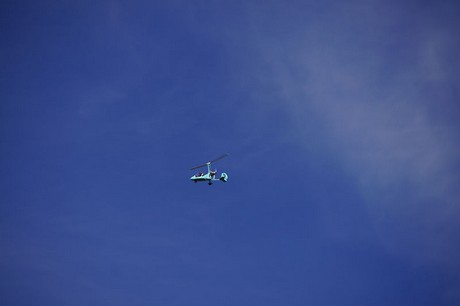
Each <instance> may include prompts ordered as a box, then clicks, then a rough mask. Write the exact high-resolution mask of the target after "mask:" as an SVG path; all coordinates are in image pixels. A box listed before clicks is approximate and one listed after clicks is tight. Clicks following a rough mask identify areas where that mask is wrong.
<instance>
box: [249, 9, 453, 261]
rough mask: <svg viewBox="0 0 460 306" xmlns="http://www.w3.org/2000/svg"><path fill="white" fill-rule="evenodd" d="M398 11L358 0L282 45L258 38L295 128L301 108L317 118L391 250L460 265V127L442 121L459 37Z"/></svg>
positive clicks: (304, 125) (303, 125)
mask: <svg viewBox="0 0 460 306" xmlns="http://www.w3.org/2000/svg"><path fill="white" fill-rule="evenodd" d="M375 3H379V2H378V1H377V2H375ZM401 9H404V8H403V7H399V8H396V7H394V8H392V7H387V8H385V10H376V9H375V8H374V7H368V10H367V11H366V12H362V6H361V5H359V4H357V5H356V4H355V5H354V6H353V5H350V6H348V8H347V11H346V12H345V13H338V12H335V13H333V12H332V13H331V14H330V15H326V17H325V20H324V21H323V23H319V25H318V24H317V25H316V26H315V28H310V29H308V28H306V29H305V30H304V31H299V33H298V34H296V35H295V36H294V37H291V38H282V39H281V41H282V43H280V42H279V41H275V40H273V39H271V38H265V39H264V38H263V37H261V36H260V35H258V36H257V37H258V39H260V40H261V42H262V45H263V46H264V47H263V48H262V49H261V53H262V54H263V55H264V56H265V58H266V62H267V63H269V64H270V66H271V68H272V71H273V78H272V79H271V80H270V81H271V82H273V83H274V84H275V85H276V86H277V88H278V89H279V90H278V92H279V95H280V99H282V100H283V103H285V105H286V109H287V112H289V113H290V115H291V118H292V119H293V120H294V122H295V125H296V126H297V127H298V128H299V130H304V131H307V130H311V125H310V124H309V123H308V122H305V121H306V120H305V114H306V113H310V114H311V113H313V114H314V116H315V117H316V118H317V119H318V120H319V122H321V124H322V127H323V128H324V129H320V130H318V131H317V133H318V134H319V135H321V137H325V138H327V139H328V140H329V142H330V143H331V147H332V148H333V150H334V151H335V154H336V156H337V158H338V159H339V160H340V161H341V162H342V165H343V167H344V168H345V169H347V171H348V172H349V173H350V174H351V175H352V176H353V177H355V178H356V186H357V188H359V190H360V191H361V193H362V195H363V197H365V198H366V199H367V202H368V211H369V217H370V218H371V219H372V222H373V223H374V225H375V228H376V231H377V233H379V235H380V237H381V242H382V243H383V244H384V245H386V247H387V248H388V250H389V251H390V252H393V253H394V254H395V255H397V256H402V257H409V258H412V259H420V260H421V261H427V260H428V261H431V260H433V261H434V262H438V263H440V262H444V263H448V265H455V266H458V264H459V262H458V257H459V256H460V249H459V248H458V247H456V246H453V245H456V242H458V239H457V238H456V237H457V235H456V234H455V233H456V232H458V230H460V228H459V226H458V222H457V220H458V218H459V217H460V207H459V205H458V203H459V199H460V193H459V191H458V182H459V181H460V175H459V174H458V165H459V162H460V160H459V158H458V156H460V155H459V153H460V152H459V151H460V148H459V146H458V141H457V140H458V138H459V137H458V136H459V133H458V128H459V127H458V124H456V123H454V122H452V121H447V120H443V118H444V117H448V116H449V115H450V113H449V112H452V111H457V112H458V109H452V105H453V103H454V101H452V99H453V96H454V94H453V92H454V91H455V90H458V87H459V86H458V81H457V80H456V76H455V74H454V73H453V71H454V69H452V65H457V64H455V63H456V62H457V61H456V59H455V58H456V56H455V55H454V54H455V52H452V50H457V51H458V50H459V49H460V42H459V40H458V38H457V36H456V35H455V29H453V28H451V27H450V25H449V24H447V23H446V24H443V22H442V20H439V19H438V18H437V17H436V16H434V17H433V16H428V19H426V18H427V16H426V14H425V13H426V12H425V11H424V10H423V9H422V10H420V12H419V14H418V15H417V14H416V15H415V16H411V14H412V13H411V14H409V12H407V14H404V13H400V12H399V13H397V14H396V12H398V11H399V10H401ZM331 10H334V9H331ZM382 12H383V14H385V15H384V16H380V14H382ZM364 13H365V14H364ZM393 13H395V14H393ZM334 14H337V15H334ZM434 15H436V13H434ZM323 17H324V16H323ZM344 18H345V19H347V20H348V22H347V23H344V25H342V24H341V22H342V21H343V19H344ZM395 18H396V19H395ZM422 19H424V20H423V21H424V22H421V21H422ZM403 26H406V28H402V27H403ZM407 26H408V27H407ZM400 27H401V30H400V31H401V32H399V33H398V32H396V33H395V32H394V31H395V30H396V29H398V28H400ZM270 45H274V46H275V45H276V47H274V48H270V47H269V46H270ZM280 45H283V46H284V47H281V48H280V47H279V46H280ZM457 66H458V65H457ZM433 97H436V98H437V99H436V100H434V99H433ZM434 112H435V113H436V115H434V114H433V113H434ZM309 135H311V132H306V133H305V137H304V139H303V141H304V143H305V145H306V146H308V143H309Z"/></svg>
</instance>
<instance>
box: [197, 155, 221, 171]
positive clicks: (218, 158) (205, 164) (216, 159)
mask: <svg viewBox="0 0 460 306" xmlns="http://www.w3.org/2000/svg"><path fill="white" fill-rule="evenodd" d="M227 156H228V154H227V153H225V154H224V155H221V156H219V157H217V158H215V159H213V160H211V161H208V162H207V163H204V164H202V165H199V166H196V167H193V168H191V169H190V170H195V169H198V168H201V167H204V166H207V165H209V164H210V163H213V162H215V161H218V160H221V159H222V158H224V157H227Z"/></svg>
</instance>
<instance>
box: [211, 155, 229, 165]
mask: <svg viewBox="0 0 460 306" xmlns="http://www.w3.org/2000/svg"><path fill="white" fill-rule="evenodd" d="M227 156H228V154H227V153H225V154H224V155H222V156H219V157H218V158H216V159H213V160H211V161H210V163H213V162H215V161H218V160H221V159H222V158H224V157H227Z"/></svg>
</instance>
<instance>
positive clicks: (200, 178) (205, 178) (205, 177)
mask: <svg viewBox="0 0 460 306" xmlns="http://www.w3.org/2000/svg"><path fill="white" fill-rule="evenodd" d="M226 156H228V154H224V155H222V156H219V157H218V158H215V159H213V160H211V161H208V162H207V163H204V164H202V165H199V166H196V167H193V168H192V169H190V170H195V169H199V168H202V167H206V166H207V168H208V173H203V172H198V173H197V174H195V175H194V176H192V177H191V178H190V179H191V180H192V181H194V182H195V183H198V182H208V185H212V182H213V181H222V182H227V180H228V175H227V173H224V172H222V173H221V175H220V178H219V179H216V174H217V169H216V170H214V171H212V170H211V163H213V162H216V161H218V160H221V159H222V158H224V157H226Z"/></svg>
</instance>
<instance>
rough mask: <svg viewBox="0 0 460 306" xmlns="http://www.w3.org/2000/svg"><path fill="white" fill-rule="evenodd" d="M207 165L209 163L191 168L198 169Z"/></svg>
mask: <svg viewBox="0 0 460 306" xmlns="http://www.w3.org/2000/svg"><path fill="white" fill-rule="evenodd" d="M207 165H208V164H202V165H199V166H196V167H193V168H191V169H190V170H195V169H198V168H201V167H206V166H207Z"/></svg>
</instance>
